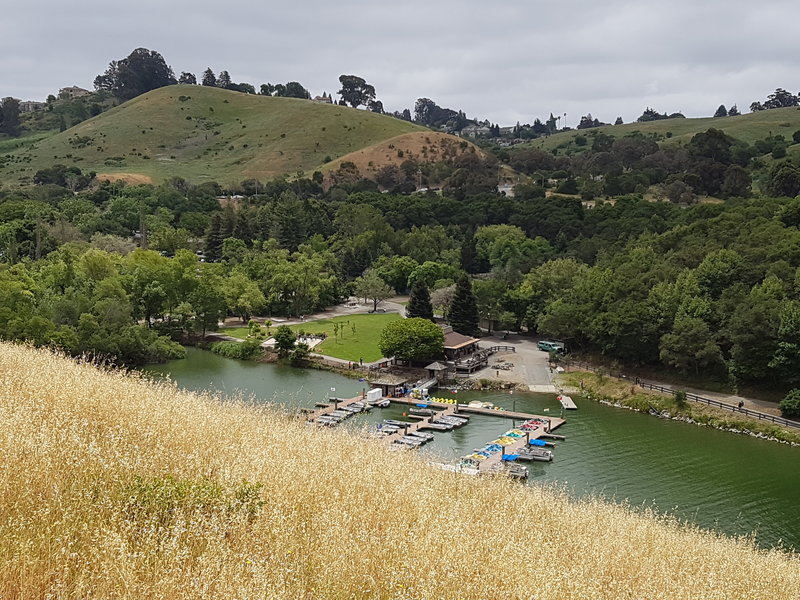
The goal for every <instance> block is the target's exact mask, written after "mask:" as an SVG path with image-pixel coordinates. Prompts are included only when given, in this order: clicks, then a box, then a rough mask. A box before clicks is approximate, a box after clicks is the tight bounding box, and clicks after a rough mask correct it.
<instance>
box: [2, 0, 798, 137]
mask: <svg viewBox="0 0 800 600" xmlns="http://www.w3.org/2000/svg"><path fill="white" fill-rule="evenodd" d="M109 4H110V3H109V2H107V1H106V2H100V1H99V0H82V1H81V2H79V3H71V4H67V3H62V2H55V1H43V0H32V1H29V2H23V3H16V4H15V5H14V6H13V7H10V8H7V9H6V10H5V11H4V12H5V14H4V17H5V18H4V20H3V21H2V22H0V82H2V83H0V94H1V95H2V96H8V95H11V96H16V97H19V98H23V99H43V98H44V97H46V96H47V94H49V93H53V92H54V91H57V89H58V88H59V87H62V86H65V85H73V84H74V85H81V86H83V87H91V84H92V80H93V79H94V77H95V76H96V75H97V74H99V73H101V72H102V71H104V70H105V68H106V67H107V65H108V62H109V61H110V60H112V59H119V58H122V57H124V56H127V54H128V53H129V52H130V51H131V50H132V49H134V48H137V47H140V46H143V47H146V48H150V49H154V50H158V51H159V52H161V53H162V54H163V55H164V58H165V59H166V60H167V62H169V63H170V64H171V65H172V66H173V68H174V69H175V71H176V73H179V72H180V71H184V70H187V71H192V72H195V73H196V74H198V75H199V74H200V73H201V72H202V71H203V70H204V69H205V68H206V67H207V66H210V67H211V68H212V69H214V70H215V71H216V72H219V71H220V70H222V69H226V70H228V71H230V73H231V76H232V78H233V79H234V81H247V82H249V83H253V84H254V85H255V86H256V87H258V86H259V85H260V84H261V83H264V82H267V81H271V82H285V81H289V80H296V81H300V82H301V83H303V84H304V85H305V86H306V87H308V88H309V89H311V91H312V92H313V93H321V92H322V91H327V92H336V91H337V89H338V81H337V78H338V76H339V75H340V74H341V73H354V74H358V75H360V76H362V77H364V78H365V79H367V80H368V81H369V82H370V83H372V84H373V85H375V88H376V89H377V91H378V96H379V98H380V99H381V100H383V102H384V105H385V106H386V108H387V109H390V110H398V109H402V108H405V107H408V108H411V109H413V105H414V101H415V99H416V98H418V97H421V96H425V97H428V98H432V99H433V100H434V101H436V102H437V103H438V104H440V105H443V106H449V107H451V108H456V109H462V110H464V111H465V112H466V113H467V114H468V115H470V116H473V117H481V118H488V119H490V120H491V121H493V122H499V123H501V124H511V123H514V122H516V121H522V122H531V121H532V120H533V119H534V118H535V117H547V116H548V115H549V114H550V112H553V113H555V114H557V115H559V114H563V113H567V123H568V124H570V125H573V126H574V125H575V124H577V122H578V120H579V118H580V116H581V115H584V114H586V113H589V112H591V113H592V114H593V115H594V116H595V117H597V118H599V119H601V120H605V121H613V119H615V118H616V117H617V116H622V117H623V119H624V120H625V121H630V120H633V119H635V118H636V117H637V116H638V115H639V114H641V112H642V110H643V109H644V108H645V107H646V106H652V107H653V108H655V109H657V110H659V111H661V112H664V111H667V112H673V111H677V110H680V111H682V112H684V114H686V115H687V116H709V115H710V114H712V113H713V111H714V110H715V108H716V107H717V106H718V105H719V104H725V105H726V106H729V105H731V104H734V103H736V104H738V105H739V108H740V109H746V108H747V107H748V106H749V104H750V102H752V101H753V100H757V99H763V98H764V97H765V96H766V95H767V94H768V93H769V92H770V91H772V90H774V89H775V88H776V87H779V86H780V87H785V88H787V89H790V90H792V91H797V88H800V85H797V86H795V81H794V75H795V71H796V69H795V67H794V55H795V54H796V49H797V42H796V41H795V40H796V39H797V38H796V34H795V32H794V26H795V23H796V22H797V17H800V5H797V4H796V3H794V2H789V1H767V2H762V3H751V2H744V1H742V0H730V1H728V2H726V3H724V4H723V3H718V2H703V1H702V0H700V1H698V0H695V1H689V0H673V1H672V2H668V3H664V2H650V1H647V0H641V1H638V2H631V1H626V0H609V1H605V2H597V1H590V0H573V1H567V2H561V3H543V2H535V1H534V2H523V1H509V0H500V1H497V2H493V3H487V2H483V1H477V0H462V1H460V2H455V1H452V0H445V1H439V2H435V1H433V2H432V1H427V2H423V1H421V0H408V1H407V2H404V3H402V4H400V3H398V4H392V5H386V4H384V3H377V2H366V1H359V0H337V1H335V2H332V1H330V0H325V1H320V0H310V1H306V2H296V3H288V2H282V3H275V2H269V1H268V2H266V3H261V4H257V3H254V2H243V1H242V0H229V1H228V2H223V3H214V4H213V5H211V6H204V5H205V4H208V3H205V2H202V1H194V2H189V1H188V0H173V1H167V0H161V1H154V0H140V1H139V2H125V3H123V2H115V3H114V5H113V6H110V5H109ZM793 86H795V87H793Z"/></svg>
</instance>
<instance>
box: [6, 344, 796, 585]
mask: <svg viewBox="0 0 800 600" xmlns="http://www.w3.org/2000/svg"><path fill="white" fill-rule="evenodd" d="M0 450H1V451H2V459H0V461H1V462H0V494H1V495H0V597H2V598H3V599H17V598H20V599H22V598H24V599H36V598H136V599H142V598H146V599H149V598H164V599H174V598H203V599H210V598H214V599H217V598H387V599H388V598H426V599H438V598H476V599H477V598H481V599H493V598H502V599H511V598H539V599H544V598H559V599H571V598H587V599H594V598H609V599H612V598H613V599H628V598H629V599H634V598H636V599H660V598H664V599H670V600H679V599H689V598H691V599H700V598H704V599H705V598H719V599H723V598H724V599H738V598H742V599H748V600H749V599H754V598H765V599H766V598H769V599H771V600H774V599H782V598H787V599H788V598H796V597H797V590H798V589H800V561H798V557H797V556H796V555H788V554H784V553H781V552H777V551H763V550H757V549H755V548H754V547H753V545H752V544H750V543H748V542H746V541H736V540H731V539H726V538H723V537H720V536H716V535H713V534H710V533H703V532H699V531H696V530H692V529H689V528H686V527H683V526H681V525H679V524H677V523H675V522H672V521H670V520H668V519H663V518H660V519H658V518H654V517H652V516H647V515H642V514H637V513H634V512H632V511H629V510H626V509H624V508H619V507H614V506H609V505H605V504H603V503H600V502H597V501H586V502H574V501H570V500H568V499H567V498H566V497H564V496H562V495H560V494H558V493H556V492H553V491H547V490H541V489H537V488H527V487H522V486H519V485H517V484H514V483H512V482H508V481H502V480H474V479H471V478H468V477H461V476H458V475H455V474H450V473H443V472H439V471H435V470H433V469H431V468H429V467H427V466H426V465H424V464H423V463H422V462H421V460H420V459H419V458H418V457H416V456H415V455H410V454H402V455H401V454H396V453H389V452H388V451H385V450H383V449H382V447H380V446H378V445H377V444H373V443H370V442H368V441H365V440H360V439H357V438H354V437H348V435H347V434H346V433H345V432H343V431H317V430H311V429H309V428H307V427H305V426H304V425H303V424H302V423H301V422H298V421H293V420H290V419H289V418H287V417H285V416H283V415H281V414H279V413H277V412H272V411H271V410H270V409H268V408H261V409H258V408H252V407H247V406H244V405H242V404H238V403H235V402H227V403H223V402H219V401H217V400H215V399H213V398H209V397H200V396H197V395H192V394H189V393H183V392H180V391H178V390H176V389H175V388H173V387H171V386H169V385H165V384H161V385H155V384H152V383H148V382H146V381H143V380H141V379H139V378H137V377H133V376H125V375H123V374H120V373H106V372H101V371H100V370H98V369H96V368H94V367H92V366H90V365H78V364H75V363H74V362H73V361H70V360H68V359H64V358H60V357H56V356H53V355H51V354H48V353H47V352H44V351H35V350H30V349H26V348H20V347H15V346H11V345H6V344H2V345H0Z"/></svg>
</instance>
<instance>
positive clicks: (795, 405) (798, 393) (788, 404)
mask: <svg viewBox="0 0 800 600" xmlns="http://www.w3.org/2000/svg"><path fill="white" fill-rule="evenodd" d="M778 408H780V409H781V414H782V415H783V416H784V417H786V418H788V419H791V418H793V417H800V389H798V388H795V389H793V390H792V391H790V392H789V393H788V394H786V397H785V398H784V399H783V400H781V403H780V404H778Z"/></svg>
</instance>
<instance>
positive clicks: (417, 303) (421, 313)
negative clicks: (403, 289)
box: [406, 282, 433, 321]
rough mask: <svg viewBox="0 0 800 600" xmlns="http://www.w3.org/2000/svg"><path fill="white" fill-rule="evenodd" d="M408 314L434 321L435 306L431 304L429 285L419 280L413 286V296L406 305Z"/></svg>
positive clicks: (408, 315)
mask: <svg viewBox="0 0 800 600" xmlns="http://www.w3.org/2000/svg"><path fill="white" fill-rule="evenodd" d="M406 316H407V317H408V318H412V317H420V318H422V319H428V320H429V321H433V306H432V305H431V294H430V292H429V291H428V286H426V285H425V284H424V283H422V282H417V283H415V284H414V287H412V288H411V297H410V298H409V299H408V306H406Z"/></svg>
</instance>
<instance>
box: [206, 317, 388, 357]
mask: <svg viewBox="0 0 800 600" xmlns="http://www.w3.org/2000/svg"><path fill="white" fill-rule="evenodd" d="M399 318H400V315H398V314H397V313H387V314H372V315H370V314H357V315H350V316H348V317H336V318H335V319H322V320H320V321H309V322H307V323H301V324H299V325H291V329H292V330H293V331H305V332H306V333H324V334H326V335H327V336H328V337H327V339H326V340H325V341H324V342H322V343H321V344H320V345H318V346H317V347H316V348H314V352H318V353H320V354H325V355H326V356H333V357H334V358H341V359H342V360H352V361H353V362H358V361H359V360H360V359H362V358H363V359H364V362H373V361H376V360H378V359H379V358H382V357H383V355H382V354H381V351H380V350H378V341H379V340H380V337H381V331H383V328H384V327H385V326H386V325H387V324H388V323H390V322H391V321H394V320H395V319H399ZM334 323H338V324H339V327H340V328H341V329H340V332H339V335H338V336H336V337H334V335H333V324H334ZM275 327H276V326H275V325H273V326H272V327H271V328H270V331H272V332H273V333H274V332H275ZM354 327H355V329H354ZM221 333H225V334H227V335H230V336H233V337H238V338H240V339H244V338H246V337H247V334H248V333H249V330H248V328H247V327H235V328H229V329H223V330H222V331H221Z"/></svg>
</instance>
